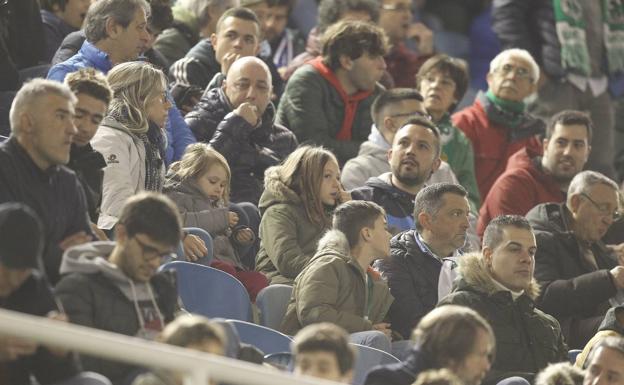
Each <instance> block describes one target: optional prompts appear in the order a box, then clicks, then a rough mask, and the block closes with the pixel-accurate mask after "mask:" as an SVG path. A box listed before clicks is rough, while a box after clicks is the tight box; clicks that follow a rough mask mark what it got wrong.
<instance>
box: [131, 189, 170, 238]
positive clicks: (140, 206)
mask: <svg viewBox="0 0 624 385" xmlns="http://www.w3.org/2000/svg"><path fill="white" fill-rule="evenodd" d="M181 223H182V221H181V219H180V214H178V209H177V207H176V205H175V203H173V201H172V200H171V199H169V198H167V197H166V196H165V195H163V194H160V193H155V192H142V193H139V194H136V195H134V196H132V197H130V198H128V200H127V201H126V203H125V205H124V207H123V209H122V210H121V215H120V216H119V224H122V225H124V227H125V228H126V233H127V234H128V237H132V236H134V235H137V234H145V235H147V236H148V237H149V238H150V239H152V240H154V241H158V242H162V243H164V244H166V245H168V246H172V247H173V246H177V245H178V244H179V243H180V239H181V236H182V225H181Z"/></svg>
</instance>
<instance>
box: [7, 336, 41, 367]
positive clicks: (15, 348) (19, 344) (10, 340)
mask: <svg viewBox="0 0 624 385" xmlns="http://www.w3.org/2000/svg"><path fill="white" fill-rule="evenodd" d="M36 350H37V344H36V343H35V342H32V341H27V340H21V339H19V338H15V337H11V336H9V337H4V336H2V337H0V362H7V361H13V360H16V359H18V358H20V357H22V356H28V355H31V354H34V353H35V351H36Z"/></svg>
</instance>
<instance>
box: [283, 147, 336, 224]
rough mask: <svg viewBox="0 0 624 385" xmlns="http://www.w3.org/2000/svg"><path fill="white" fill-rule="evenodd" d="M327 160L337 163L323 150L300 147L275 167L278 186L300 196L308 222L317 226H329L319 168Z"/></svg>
mask: <svg viewBox="0 0 624 385" xmlns="http://www.w3.org/2000/svg"><path fill="white" fill-rule="evenodd" d="M330 160H331V161H334V162H335V163H336V164H338V161H337V160H336V157H335V156H334V154H333V153H332V152H331V151H329V150H326V149H325V148H323V147H313V146H301V147H299V148H297V149H296V150H295V151H293V152H292V153H291V154H290V155H289V156H288V158H286V159H285V160H284V162H283V163H282V165H281V166H279V167H278V174H279V178H280V180H281V181H282V183H284V184H285V185H286V186H288V187H289V188H290V189H291V190H293V191H294V192H295V193H297V195H299V196H300V197H301V201H302V203H303V207H304V209H305V212H306V216H307V217H308V219H309V220H310V221H311V222H314V223H316V224H319V225H321V226H329V225H330V219H329V217H328V216H327V215H325V208H324V206H323V202H322V201H321V197H320V189H321V182H322V181H323V169H324V168H325V165H326V164H327V162H329V161H330Z"/></svg>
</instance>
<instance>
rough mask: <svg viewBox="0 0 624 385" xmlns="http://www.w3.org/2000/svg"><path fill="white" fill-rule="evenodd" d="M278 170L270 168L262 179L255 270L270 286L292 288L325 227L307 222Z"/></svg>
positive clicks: (300, 204) (297, 199) (294, 196)
mask: <svg viewBox="0 0 624 385" xmlns="http://www.w3.org/2000/svg"><path fill="white" fill-rule="evenodd" d="M278 167H280V166H276V167H272V168H269V169H268V170H267V171H266V175H265V177H264V186H265V189H264V192H263V193H262V197H261V198H260V204H259V208H260V212H261V214H262V220H261V221H260V231H259V237H260V251H258V255H257V256H256V270H257V271H259V272H261V273H264V275H266V276H267V278H269V280H270V283H271V284H276V283H285V284H292V283H293V281H294V280H295V278H296V277H297V275H298V274H299V273H300V272H301V271H302V270H303V268H304V267H305V266H306V265H307V264H308V262H309V261H310V259H311V258H312V256H314V253H315V252H316V247H317V244H318V241H319V239H321V236H322V235H323V233H324V232H325V230H326V229H327V225H319V224H317V223H314V222H312V221H311V220H310V219H308V216H307V215H306V212H305V208H304V207H303V203H302V201H301V198H300V197H299V194H297V193H296V192H295V191H293V190H291V189H290V188H289V187H288V186H287V185H286V184H285V183H284V182H283V181H282V180H281V179H280V177H279V172H278V170H279V168H278ZM328 216H329V214H328ZM326 223H327V224H329V218H326Z"/></svg>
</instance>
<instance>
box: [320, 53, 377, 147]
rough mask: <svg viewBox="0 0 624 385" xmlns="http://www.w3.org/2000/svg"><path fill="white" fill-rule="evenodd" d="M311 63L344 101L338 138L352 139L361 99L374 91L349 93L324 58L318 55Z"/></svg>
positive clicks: (343, 139)
mask: <svg viewBox="0 0 624 385" xmlns="http://www.w3.org/2000/svg"><path fill="white" fill-rule="evenodd" d="M310 64H311V65H312V66H313V67H314V68H315V69H316V70H317V71H318V72H319V73H320V74H321V76H323V78H324V79H325V80H327V81H328V82H329V84H331V85H332V86H333V87H334V89H336V91H337V92H338V94H339V95H340V98H341V99H342V102H343V103H344V106H345V107H344V118H343V120H342V126H341V127H340V131H338V133H337V134H336V139H338V140H342V141H348V140H351V129H352V128H353V120H354V119H355V112H356V111H357V107H358V104H359V103H360V101H361V100H364V99H366V98H367V97H369V96H370V95H372V93H373V91H358V92H356V93H355V94H353V95H347V93H346V92H345V90H344V88H342V84H340V81H339V80H338V78H337V77H336V74H334V72H333V71H332V70H331V69H330V68H329V67H327V66H326V65H325V64H324V63H323V58H321V57H318V58H316V59H314V60H312V61H311V62H310Z"/></svg>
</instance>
